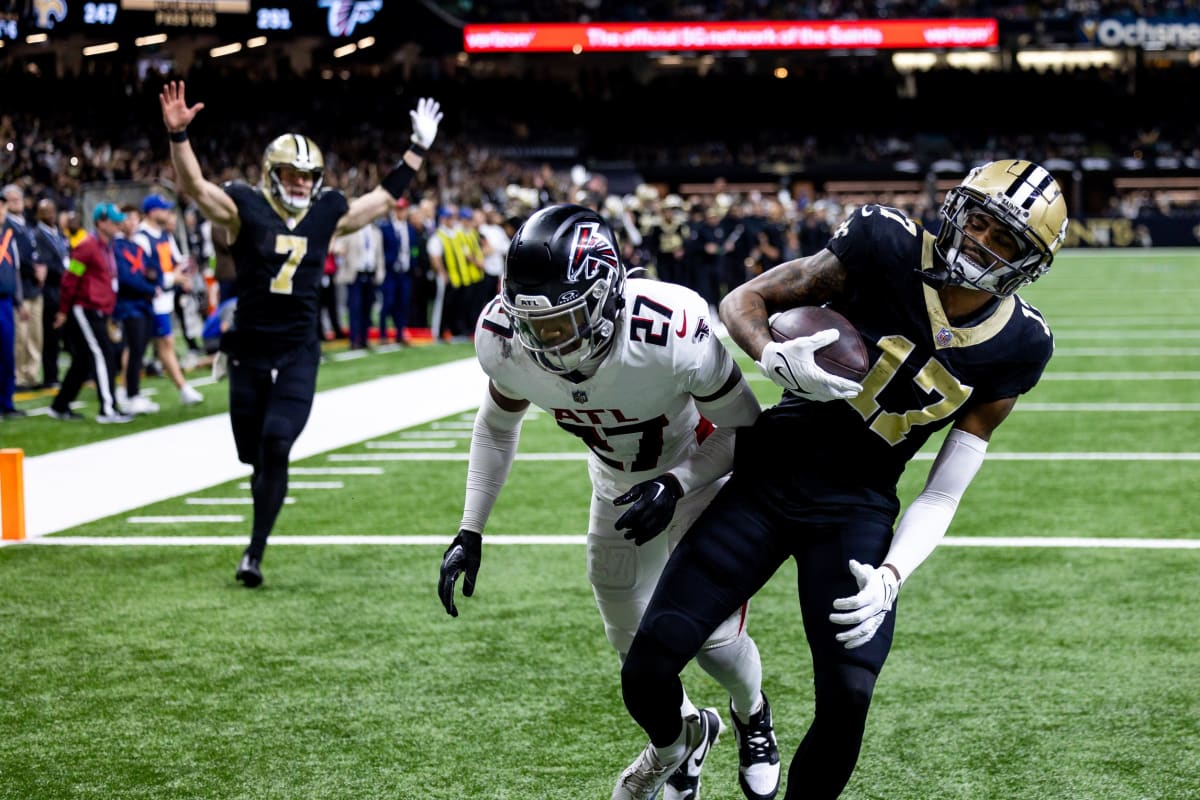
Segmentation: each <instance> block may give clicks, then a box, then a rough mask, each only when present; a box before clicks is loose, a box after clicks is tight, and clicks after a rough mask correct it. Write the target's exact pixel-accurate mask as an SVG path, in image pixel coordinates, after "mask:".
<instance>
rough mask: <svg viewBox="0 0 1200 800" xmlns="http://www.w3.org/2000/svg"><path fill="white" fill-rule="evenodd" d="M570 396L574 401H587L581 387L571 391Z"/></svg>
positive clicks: (581, 402) (580, 402)
mask: <svg viewBox="0 0 1200 800" xmlns="http://www.w3.org/2000/svg"><path fill="white" fill-rule="evenodd" d="M571 398H572V399H573V400H574V401H575V402H576V403H579V404H580V405H583V404H584V403H586V402H587V392H585V391H584V390H583V389H576V390H575V391H573V392H571Z"/></svg>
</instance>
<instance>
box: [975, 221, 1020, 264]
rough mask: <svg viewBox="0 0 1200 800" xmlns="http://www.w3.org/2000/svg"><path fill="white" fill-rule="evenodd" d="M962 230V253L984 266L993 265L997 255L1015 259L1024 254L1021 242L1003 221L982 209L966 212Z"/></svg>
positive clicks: (1009, 259) (1006, 258)
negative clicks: (964, 234)
mask: <svg viewBox="0 0 1200 800" xmlns="http://www.w3.org/2000/svg"><path fill="white" fill-rule="evenodd" d="M963 230H964V231H966V233H967V236H966V238H965V239H964V240H963V247H962V249H963V253H965V254H966V255H967V256H969V257H971V258H972V259H974V260H975V261H976V263H978V264H980V265H981V266H984V267H991V266H994V265H995V263H996V260H997V257H999V258H1001V259H1003V260H1005V261H1009V262H1012V261H1016V260H1017V259H1018V258H1020V257H1021V256H1022V255H1024V248H1023V247H1022V246H1021V242H1020V240H1019V239H1017V237H1016V236H1015V235H1014V234H1013V232H1012V231H1011V230H1009V229H1008V226H1006V225H1005V224H1004V223H1002V222H1000V220H998V219H996V218H995V217H993V216H992V215H991V214H988V213H987V212H985V211H982V210H975V211H971V212H970V213H968V214H967V219H966V224H965V225H963Z"/></svg>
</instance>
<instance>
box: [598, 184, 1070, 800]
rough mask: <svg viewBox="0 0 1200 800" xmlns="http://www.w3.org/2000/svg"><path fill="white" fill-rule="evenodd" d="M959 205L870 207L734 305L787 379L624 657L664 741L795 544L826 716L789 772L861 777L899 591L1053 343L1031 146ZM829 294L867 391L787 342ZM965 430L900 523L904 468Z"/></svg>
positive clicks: (1058, 205)
mask: <svg viewBox="0 0 1200 800" xmlns="http://www.w3.org/2000/svg"><path fill="white" fill-rule="evenodd" d="M940 216H941V228H940V230H939V232H938V234H937V235H936V236H934V235H932V234H931V233H929V232H927V231H925V230H923V229H922V228H921V226H919V225H918V224H917V223H915V222H913V221H912V220H910V219H909V218H908V217H906V216H905V215H904V214H902V213H901V212H900V211H897V210H896V209H894V208H888V207H886V206H880V205H866V206H863V207H861V208H859V209H858V210H857V211H855V212H854V213H853V214H851V215H850V217H849V218H848V219H847V220H846V221H845V222H844V223H842V225H841V226H840V227H839V228H838V229H837V230H836V231H835V232H834V234H833V236H832V238H831V239H830V241H829V243H828V245H827V246H826V249H824V250H822V251H821V252H820V253H817V254H815V255H812V256H809V257H806V258H801V259H797V260H794V261H788V262H785V263H783V264H780V265H778V266H776V267H774V268H772V269H770V270H768V271H766V272H764V273H763V274H762V275H760V276H758V277H756V278H754V279H753V280H751V281H749V282H747V283H745V284H743V285H742V286H740V287H738V288H737V289H735V290H734V291H733V292H731V293H730V294H729V295H728V296H727V297H726V298H725V299H724V300H723V301H722V303H721V312H720V313H721V320H722V321H723V322H724V323H725V325H726V326H727V328H728V330H729V333H730V335H731V336H732V337H733V340H734V341H735V342H737V344H738V345H739V346H740V347H741V348H742V349H743V350H744V351H746V353H748V354H749V355H750V356H752V357H753V358H755V359H756V361H757V362H758V363H759V366H760V368H761V369H762V370H763V372H764V373H765V374H766V375H767V376H769V377H771V379H772V380H774V381H775V382H776V383H779V384H780V385H781V386H782V387H783V388H784V389H785V390H786V391H785V393H784V395H783V398H782V400H781V401H780V402H779V403H778V404H777V405H775V406H773V407H771V408H769V409H767V410H766V411H764V412H763V413H762V415H761V416H760V417H759V418H758V420H757V421H756V423H755V424H754V425H753V427H751V428H746V429H742V430H741V431H739V433H738V441H737V452H736V454H735V458H734V471H733V477H732V478H731V479H730V480H729V481H728V483H726V485H725V488H724V489H723V490H722V492H721V493H720V494H719V495H718V496H717V498H716V499H715V500H713V502H712V504H710V505H709V507H708V508H707V509H706V510H705V512H704V513H703V514H702V516H701V517H700V518H699V519H698V520H697V521H696V523H695V524H694V525H693V526H692V528H691V530H690V531H689V532H688V535H687V536H686V537H685V538H684V540H683V542H682V543H681V544H680V546H679V547H678V548H677V549H676V550H675V552H674V553H673V554H672V556H671V559H670V561H669V562H668V564H667V566H666V568H665V569H664V570H663V576H662V579H661V581H660V582H659V585H658V589H657V590H656V592H655V594H654V597H653V598H652V599H651V601H650V605H649V607H648V608H647V609H646V613H645V614H644V615H643V617H642V622H641V626H640V627H639V629H638V632H637V635H636V637H635V638H634V641H633V644H632V646H631V648H630V651H629V655H628V657H627V658H626V660H625V664H624V666H623V668H622V674H621V684H622V692H623V694H624V697H625V704H626V706H627V707H628V709H629V712H630V714H631V715H632V716H633V718H634V719H635V720H637V722H638V723H639V724H640V725H641V726H642V727H643V728H644V729H645V730H646V732H647V733H648V734H649V736H650V741H651V742H653V743H659V742H662V743H666V742H670V741H672V740H673V739H674V738H675V737H677V736H678V735H679V731H680V729H681V727H686V726H684V725H683V723H682V722H681V720H680V717H679V711H678V709H677V708H676V704H675V698H676V697H678V696H679V693H680V691H681V686H680V683H679V673H680V671H681V670H682V669H683V667H684V665H685V664H686V663H687V661H688V660H689V659H690V658H691V657H692V656H693V655H694V654H695V653H696V652H697V651H698V650H699V649H700V647H701V646H702V645H703V642H704V641H705V640H706V639H707V637H708V636H709V634H710V632H711V631H713V630H715V629H716V628H717V627H718V626H719V625H720V624H722V620H724V619H725V617H726V616H727V615H728V614H729V612H730V611H731V610H732V609H735V608H739V607H740V606H741V605H742V604H744V603H745V602H746V600H747V599H748V598H750V597H751V596H752V595H753V594H754V593H755V592H756V591H757V590H758V589H759V588H760V587H762V586H763V585H764V584H765V583H766V582H767V581H768V580H769V579H770V578H771V576H772V575H773V574H774V573H775V571H776V570H777V569H778V568H779V566H780V565H781V564H782V563H783V562H784V561H785V560H787V559H788V558H794V559H795V560H796V564H797V572H798V580H797V585H798V591H799V599H800V612H801V617H802V619H803V623H804V632H805V635H806V637H807V639H808V644H809V651H810V653H811V656H812V666H813V688H814V693H815V713H814V715H813V720H812V724H811V725H810V726H809V729H808V732H807V733H806V735H805V736H804V738H803V740H802V741H801V742H800V746H799V747H798V749H797V750H796V755H795V757H794V758H793V759H792V763H791V765H790V766H789V768H788V777H787V791H786V795H785V797H786V798H790V799H791V800H798V798H805V800H828V799H829V798H835V797H837V796H838V795H839V794H840V793H841V791H842V789H843V787H844V786H845V785H846V782H847V781H848V780H849V778H850V775H851V773H852V772H853V770H854V767H855V764H856V762H857V760H858V754H859V749H860V747H861V745H862V738H863V732H864V728H865V726H866V719H867V710H868V708H869V707H870V704H871V696H872V693H873V691H874V688H875V681H876V678H877V676H878V675H879V671H880V669H882V667H883V663H884V660H885V659H886V658H887V655H888V650H889V649H890V648H891V644H892V633H893V630H894V626H895V620H896V615H895V613H894V608H895V601H896V595H897V593H898V592H899V590H900V588H901V586H902V585H903V583H904V582H905V581H906V580H907V579H908V578H909V577H910V576H911V575H912V572H913V570H915V569H916V568H917V567H918V566H919V565H920V564H921V562H922V561H924V560H925V558H926V557H927V556H928V555H929V554H930V553H931V552H932V551H933V549H934V548H935V547H936V546H937V544H938V542H939V541H940V540H941V539H942V537H943V536H944V535H945V533H946V530H947V528H948V527H949V525H950V521H951V519H952V518H953V516H954V512H955V510H956V508H957V506H958V503H959V500H960V499H961V498H962V496H963V493H964V492H965V491H966V488H967V485H968V484H969V483H970V482H971V480H972V478H974V476H975V474H976V472H977V471H978V470H979V468H980V466H981V464H982V463H983V458H984V452H985V450H986V449H987V445H988V441H989V440H990V439H991V437H992V433H993V432H994V431H995V430H996V427H997V426H998V425H1000V423H1001V422H1003V421H1004V419H1005V418H1006V417H1007V416H1008V414H1009V413H1010V412H1011V411H1012V409H1013V406H1014V405H1015V404H1016V401H1017V397H1018V396H1019V395H1021V394H1023V393H1025V392H1028V391H1029V390H1030V389H1031V388H1033V386H1034V384H1036V383H1037V381H1038V379H1039V378H1040V376H1041V374H1042V371H1043V369H1044V368H1045V366H1046V363H1047V361H1048V360H1049V359H1050V355H1051V353H1052V352H1053V349H1054V344H1053V339H1052V338H1051V335H1050V328H1049V327H1048V326H1047V324H1046V321H1045V320H1044V319H1043V318H1042V315H1041V313H1039V312H1038V311H1037V309H1035V308H1034V307H1033V306H1031V305H1030V304H1029V303H1027V302H1026V301H1024V300H1023V299H1021V298H1020V297H1019V296H1018V295H1016V294H1015V292H1016V291H1017V289H1019V288H1020V287H1022V286H1024V285H1026V284H1028V283H1031V282H1032V281H1034V280H1037V279H1038V278H1039V277H1041V276H1042V275H1044V274H1045V273H1046V271H1047V270H1049V269H1050V264H1051V262H1052V261H1053V258H1054V254H1055V252H1056V251H1057V250H1058V248H1059V247H1060V245H1062V242H1063V237H1064V236H1065V234H1066V229H1067V210H1066V203H1065V201H1064V199H1063V194H1062V190H1061V189H1060V188H1059V185H1058V183H1057V182H1056V181H1055V180H1054V178H1053V177H1052V176H1051V175H1050V173H1049V172H1047V171H1046V170H1045V169H1044V168H1042V167H1040V166H1038V165H1037V164H1034V163H1031V162H1029V161H1023V160H1003V161H995V162H991V163H988V164H984V165H981V166H979V167H977V168H975V169H973V170H972V171H971V172H970V173H969V174H968V175H967V176H966V178H965V179H964V180H963V181H962V182H961V183H960V184H959V185H958V186H957V187H955V188H953V189H951V190H950V192H949V193H948V194H947V196H946V199H945V202H944V203H943V205H942V208H941V214H940ZM825 303H829V304H831V305H832V307H833V308H835V309H837V310H838V311H841V312H842V313H843V314H844V315H845V316H846V317H847V318H849V319H850V321H851V322H853V323H854V325H855V327H856V328H857V329H858V331H859V332H860V333H861V334H862V337H863V340H864V342H865V343H866V346H867V350H868V353H869V355H870V357H871V363H872V368H871V370H870V372H869V373H868V374H867V375H866V377H865V378H864V379H863V381H862V386H861V387H856V386H849V385H846V383H845V382H844V381H842V380H840V379H837V378H835V377H834V376H831V375H829V374H828V373H824V372H823V371H821V370H814V369H813V368H812V367H813V351H814V349H815V348H814V342H813V341H811V340H812V339H813V338H814V337H804V338H800V339H794V340H792V341H790V342H786V343H776V342H773V341H772V338H771V335H770V332H769V328H768V319H769V315H770V314H771V313H773V312H776V311H782V310H784V309H787V308H792V307H795V306H801V305H820V304H825ZM776 367H782V368H783V369H780V370H776V369H775V368H776ZM784 374H786V375H798V376H805V377H804V378H803V380H802V382H800V383H793V382H788V381H786V380H785V378H784V377H783V375H784ZM947 426H950V430H949V431H948V433H947V434H946V436H945V439H944V440H943V442H942V445H941V449H940V450H939V451H938V454H937V457H936V459H935V460H934V462H933V466H932V467H931V468H930V471H929V476H928V479H927V482H926V484H925V488H924V490H923V491H922V492H921V493H920V494H919V495H918V496H917V497H916V498H915V499H914V500H913V502H912V503H910V504H909V507H908V508H907V510H906V511H905V513H904V515H903V516H902V517H901V518H900V520H899V524H898V525H897V526H896V528H895V531H894V533H893V523H895V521H896V517H897V515H898V513H899V506H900V503H899V500H898V499H897V495H896V487H897V482H898V481H899V478H900V475H901V473H902V472H903V471H904V468H905V465H906V464H907V463H908V462H909V460H910V459H912V457H913V456H914V455H915V454H916V453H917V451H918V450H919V449H920V448H921V446H922V445H923V444H924V443H925V442H926V441H927V440H928V439H929V438H930V436H931V435H932V434H933V433H934V432H935V431H937V430H939V429H943V428H945V427H947ZM889 612H892V613H889Z"/></svg>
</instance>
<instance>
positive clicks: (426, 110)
mask: <svg viewBox="0 0 1200 800" xmlns="http://www.w3.org/2000/svg"><path fill="white" fill-rule="evenodd" d="M408 115H409V116H410V117H412V127H413V132H412V141H413V144H415V145H417V146H418V147H424V148H425V149H427V150H428V149H429V147H430V146H431V145H433V140H434V138H435V137H436V136H437V129H438V123H439V122H441V121H442V107H441V106H440V105H438V101H437V100H434V99H432V98H430V97H422V98H421V99H420V100H418V101H417V108H416V110H414V111H410V112H408Z"/></svg>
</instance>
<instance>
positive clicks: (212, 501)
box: [183, 497, 296, 506]
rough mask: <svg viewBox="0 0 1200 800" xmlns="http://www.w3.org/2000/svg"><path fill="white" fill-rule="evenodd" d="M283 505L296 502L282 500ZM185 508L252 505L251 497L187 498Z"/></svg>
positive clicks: (290, 499) (293, 499) (288, 498)
mask: <svg viewBox="0 0 1200 800" xmlns="http://www.w3.org/2000/svg"><path fill="white" fill-rule="evenodd" d="M283 502H284V505H289V506H290V505H291V504H292V503H295V502H296V498H294V497H285V498H283ZM183 504H184V505H187V506H249V505H253V504H254V498H253V497H188V498H185V499H184V501H183Z"/></svg>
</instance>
